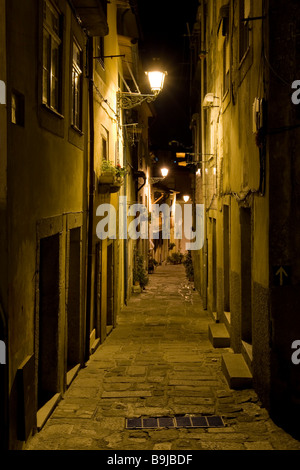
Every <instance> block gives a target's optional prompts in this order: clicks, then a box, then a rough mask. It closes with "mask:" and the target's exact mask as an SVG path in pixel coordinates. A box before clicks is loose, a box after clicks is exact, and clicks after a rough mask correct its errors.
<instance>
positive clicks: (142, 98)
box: [117, 91, 158, 109]
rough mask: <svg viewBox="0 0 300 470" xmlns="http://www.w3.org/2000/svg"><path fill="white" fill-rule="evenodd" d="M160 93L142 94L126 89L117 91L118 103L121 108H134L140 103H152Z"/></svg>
mask: <svg viewBox="0 0 300 470" xmlns="http://www.w3.org/2000/svg"><path fill="white" fill-rule="evenodd" d="M157 95H158V93H153V94H142V93H129V92H125V91H123V92H122V91H118V92H117V105H118V108H121V109H132V108H135V107H136V106H139V105H140V104H142V103H144V102H147V103H151V102H152V101H154V100H155V99H156V97H157Z"/></svg>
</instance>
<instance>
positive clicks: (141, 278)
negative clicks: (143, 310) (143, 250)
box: [133, 253, 149, 289]
mask: <svg viewBox="0 0 300 470" xmlns="http://www.w3.org/2000/svg"><path fill="white" fill-rule="evenodd" d="M148 282H149V279H148V276H147V273H146V270H145V268H144V258H143V256H142V255H140V254H139V253H137V254H136V257H135V265H134V269H133V283H134V285H140V286H141V288H142V289H145V287H146V285H147V284H148Z"/></svg>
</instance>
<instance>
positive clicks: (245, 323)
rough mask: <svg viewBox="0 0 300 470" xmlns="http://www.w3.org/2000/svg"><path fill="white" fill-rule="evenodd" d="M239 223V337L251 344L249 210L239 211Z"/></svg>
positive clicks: (250, 227) (250, 233)
mask: <svg viewBox="0 0 300 470" xmlns="http://www.w3.org/2000/svg"><path fill="white" fill-rule="evenodd" d="M240 221H241V337H242V340H243V341H245V342H246V343H248V344H252V224H251V209H248V208H242V209H240Z"/></svg>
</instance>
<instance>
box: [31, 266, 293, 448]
mask: <svg viewBox="0 0 300 470" xmlns="http://www.w3.org/2000/svg"><path fill="white" fill-rule="evenodd" d="M186 293H188V295H187V297H186V299H185V298H184V295H185V294H186ZM211 321H212V319H211V318H210V316H209V315H208V313H207V312H205V311H204V310H203V308H202V303H201V299H200V297H199V295H198V293H197V292H195V291H194V290H193V286H192V285H191V284H190V283H189V282H188V281H187V280H186V278H185V273H184V268H183V266H180V265H179V266H163V267H162V266H160V267H158V268H157V269H156V270H155V273H154V274H153V275H151V276H150V283H149V285H148V286H147V288H146V290H145V291H143V292H142V293H140V294H134V295H133V296H132V297H131V299H130V300H129V302H128V305H127V306H126V307H125V308H124V309H123V310H122V311H121V313H120V315H119V317H118V325H117V327H116V328H115V329H114V330H113V331H112V332H111V333H110V335H109V336H108V338H107V339H106V341H105V342H104V343H103V344H102V345H100V346H99V347H98V349H97V350H96V351H95V353H94V354H93V356H92V357H91V358H90V360H89V361H88V362H87V364H86V367H85V368H84V369H81V370H80V371H79V373H78V376H77V377H76V378H75V380H74V381H73V383H72V384H71V386H70V387H69V389H68V390H67V392H66V393H65V395H64V397H63V399H62V400H61V401H60V402H59V404H58V406H57V407H56V409H55V410H54V412H53V414H52V416H51V417H50V418H49V420H48V421H47V423H46V424H45V426H44V428H43V429H42V430H41V431H40V432H39V433H38V434H36V435H34V436H33V437H32V438H31V439H30V440H29V441H28V442H27V444H26V449H30V450H133V451H134V450H157V451H158V450H162V451H163V450H169V451H171V450H289V449H290V450H300V442H299V441H297V440H295V439H293V438H292V437H291V436H290V435H289V434H287V433H286V432H284V431H283V430H282V429H280V428H278V427H277V426H276V425H275V424H274V423H273V421H272V420H271V419H270V417H269V415H268V413H267V411H266V410H265V409H264V408H262V406H261V404H260V402H259V399H258V397H257V395H256V393H255V392H254V390H251V389H249V390H242V391H234V390H230V389H229V388H228V384H227V381H226V380H225V377H224V375H223V373H222V370H221V358H222V354H224V352H227V351H228V350H227V349H214V348H213V347H212V345H211V343H210V341H209V338H208V324H209V323H211ZM175 415H183V416H184V415H208V416H209V415H210V416H212V415H221V416H222V417H223V420H224V422H225V424H226V427H224V428H222V429H215V428H204V429H185V428H182V429H167V428H163V429H155V430H153V429H147V430H145V429H140V430H130V429H126V428H125V423H126V418H139V417H145V418H146V417H159V416H161V417H166V416H175Z"/></svg>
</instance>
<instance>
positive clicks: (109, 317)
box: [106, 243, 114, 334]
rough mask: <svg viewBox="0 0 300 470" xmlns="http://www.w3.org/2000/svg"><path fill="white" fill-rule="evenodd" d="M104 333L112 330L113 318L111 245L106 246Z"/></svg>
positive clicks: (112, 257)
mask: <svg viewBox="0 0 300 470" xmlns="http://www.w3.org/2000/svg"><path fill="white" fill-rule="evenodd" d="M106 306H107V309H106V332H107V334H108V333H110V331H111V330H112V328H113V317H114V249H113V243H110V244H109V245H107V294H106Z"/></svg>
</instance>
